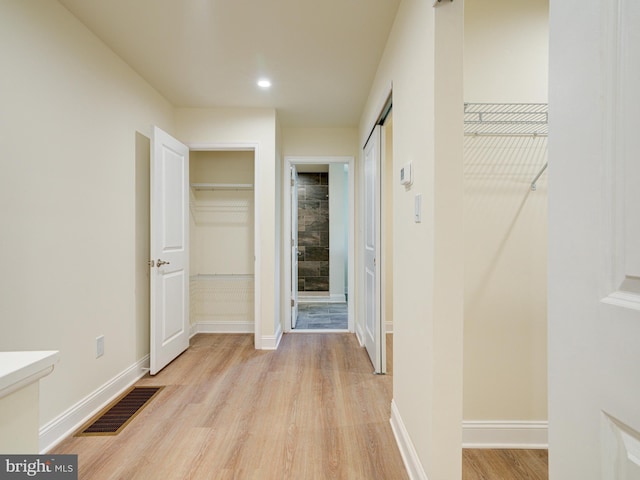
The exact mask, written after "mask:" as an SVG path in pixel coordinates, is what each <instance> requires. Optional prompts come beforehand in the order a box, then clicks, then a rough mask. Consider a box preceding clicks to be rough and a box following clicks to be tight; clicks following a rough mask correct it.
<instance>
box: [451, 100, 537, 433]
mask: <svg viewBox="0 0 640 480" xmlns="http://www.w3.org/2000/svg"><path fill="white" fill-rule="evenodd" d="M547 115H548V114H547V104H545V103H467V104H465V106H464V135H465V137H464V157H463V158H464V187H465V239H466V243H465V305H464V308H465V324H464V327H465V330H464V389H465V397H464V417H465V421H467V422H471V423H467V426H469V425H471V426H473V425H475V424H474V423H473V422H481V424H482V422H484V423H486V422H492V421H495V420H496V419H499V420H501V421H521V422H522V421H524V422H525V423H527V422H528V423H527V425H528V426H529V427H530V424H535V425H537V424H538V423H540V425H543V424H544V421H545V420H546V417H547V412H546V394H547V388H546V384H547V377H546V351H547V347H546V319H547V317H546V306H547V298H546V285H547V283H546V263H547V259H546V251H547V240H546V235H547V192H546V189H547V183H546V180H547V174H546V165H547V134H548V118H547ZM536 422H538V423H536ZM494 423H495V422H494ZM491 425H492V426H494V425H493V423H491ZM470 433H473V432H472V431H471V430H470ZM466 441H467V442H473V441H474V439H473V438H472V437H467V439H466ZM543 442H544V440H540V442H539V443H543Z"/></svg>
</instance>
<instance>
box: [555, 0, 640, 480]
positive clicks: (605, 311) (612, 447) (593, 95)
mask: <svg viewBox="0 0 640 480" xmlns="http://www.w3.org/2000/svg"><path fill="white" fill-rule="evenodd" d="M576 5H577V4H575V3H572V2H555V6H556V8H555V9H553V12H552V15H551V44H550V46H551V48H550V52H551V62H550V67H551V68H550V98H549V104H550V109H549V111H550V116H549V129H550V130H549V232H550V233H549V240H550V242H549V472H550V477H549V478H550V479H551V480H564V479H580V480H596V479H598V480H600V479H602V480H614V479H615V480H632V479H634V480H637V479H640V187H639V186H640V155H639V153H638V151H639V148H640V145H639V143H638V138H637V137H638V131H639V130H640V115H638V111H639V106H640V90H639V86H640V30H639V29H638V25H639V24H640V2H638V1H637V0H619V1H615V2H614V1H612V2H602V1H598V0H586V1H584V2H580V18H579V20H578V21H576V10H575V6H576ZM576 38H580V41H579V42H576V41H575V39H576ZM594 52H599V54H598V55H594Z"/></svg>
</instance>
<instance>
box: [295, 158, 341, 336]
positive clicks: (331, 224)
mask: <svg viewBox="0 0 640 480" xmlns="http://www.w3.org/2000/svg"><path fill="white" fill-rule="evenodd" d="M353 162H354V159H353V157H287V158H285V168H284V172H285V175H286V177H287V178H286V179H285V181H284V185H285V192H284V195H283V198H284V207H285V215H284V222H283V223H284V229H285V234H284V238H286V239H287V248H290V252H291V254H290V255H285V271H287V272H290V274H289V275H286V276H285V284H286V285H285V289H284V290H285V292H286V294H287V296H288V297H289V298H287V299H286V300H285V302H286V303H289V304H290V306H291V308H290V309H287V313H286V318H285V331H287V332H291V331H297V332H300V331H305V332H310V331H317V332H335V331H353V326H352V325H353V322H352V318H353V311H354V309H353V305H352V302H350V301H349V300H350V299H351V300H352V299H353V296H352V295H351V293H350V292H351V291H352V289H353V263H354V254H353V238H354V227H353V218H354V215H353V173H352V172H353ZM289 239H290V240H289ZM289 242H290V243H289Z"/></svg>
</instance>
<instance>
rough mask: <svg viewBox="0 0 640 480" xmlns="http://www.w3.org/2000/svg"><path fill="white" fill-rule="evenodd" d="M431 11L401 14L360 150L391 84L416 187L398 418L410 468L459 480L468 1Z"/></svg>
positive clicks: (399, 226) (408, 4)
mask: <svg viewBox="0 0 640 480" xmlns="http://www.w3.org/2000/svg"><path fill="white" fill-rule="evenodd" d="M432 5H433V2H424V1H420V0H415V1H413V0H405V1H403V2H402V4H401V5H400V8H399V10H398V14H397V17H396V20H395V23H394V26H393V29H392V31H391V34H390V36H389V40H388V43H387V46H386V49H385V53H384V56H383V58H382V61H381V63H380V65H379V66H378V73H377V75H376V78H375V81H374V84H373V86H372V89H371V92H370V95H369V100H368V102H367V105H366V109H365V111H364V114H363V116H362V119H361V122H360V147H362V146H363V145H364V142H365V140H366V138H367V136H368V134H369V132H370V130H371V128H372V126H373V123H374V121H375V120H376V117H377V116H378V114H379V113H380V109H381V108H382V106H383V104H384V101H385V100H386V97H387V94H388V92H389V88H390V86H391V84H393V162H394V169H395V171H396V172H397V171H398V170H399V167H400V166H401V165H403V164H404V163H406V162H409V161H411V162H413V169H414V178H415V180H414V184H413V186H412V187H411V189H409V190H408V191H405V189H404V188H403V187H402V188H401V186H400V185H399V182H395V184H394V198H393V205H394V219H393V222H394V236H393V252H394V255H393V268H394V272H393V279H394V281H393V290H394V295H395V298H394V304H393V318H394V345H395V347H394V359H393V361H394V364H393V397H394V405H395V407H396V412H397V413H396V414H394V415H395V417H399V418H400V419H401V421H402V424H403V425H404V427H405V429H406V430H405V433H406V435H404V436H403V441H405V442H407V443H409V444H410V445H411V446H412V447H413V448H415V453H416V457H413V456H412V455H411V452H410V449H408V450H407V451H406V452H405V453H407V454H408V455H409V458H410V462H411V459H413V460H414V462H412V463H415V464H416V465H417V466H416V468H417V469H420V468H421V469H424V473H426V476H427V477H428V478H429V479H431V480H450V479H454V478H460V477H461V455H460V446H461V428H460V425H461V421H462V301H463V299H462V285H463V277H462V253H463V251H462V108H461V105H462V102H463V100H462V41H463V39H462V37H463V31H462V29H463V25H462V2H452V3H449V2H443V3H442V4H440V5H439V6H438V7H437V8H433V7H432ZM436 119H437V122H436ZM417 193H421V194H422V196H423V202H422V222H421V223H414V215H413V213H414V196H415V194H417ZM358 270H360V269H358ZM359 316H361V314H359ZM396 419H397V418H396ZM416 478H419V477H416Z"/></svg>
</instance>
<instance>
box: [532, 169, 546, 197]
mask: <svg viewBox="0 0 640 480" xmlns="http://www.w3.org/2000/svg"><path fill="white" fill-rule="evenodd" d="M548 166H549V162H545V164H544V166H543V167H542V168H541V169H540V171H539V172H538V174H537V175H536V178H534V179H533V182H531V191H533V192H535V191H536V182H537V181H538V179H539V178H540V176H541V175H542V174H543V173H544V171H545V170H546V169H547V167H548Z"/></svg>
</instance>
